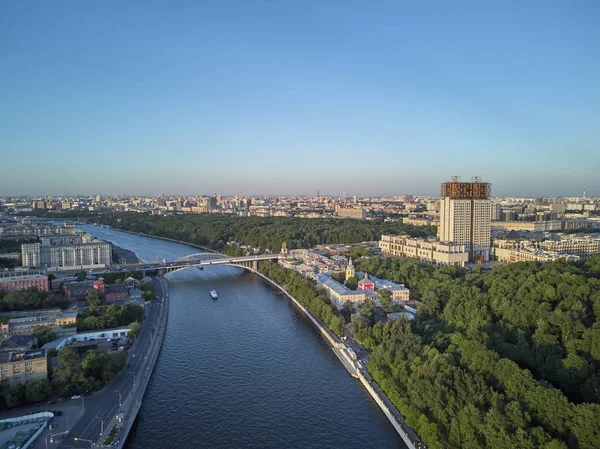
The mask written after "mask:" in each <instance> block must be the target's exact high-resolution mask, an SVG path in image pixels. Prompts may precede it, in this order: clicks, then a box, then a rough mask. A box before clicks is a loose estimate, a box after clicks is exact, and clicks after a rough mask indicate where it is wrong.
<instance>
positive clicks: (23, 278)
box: [0, 274, 48, 282]
mask: <svg viewBox="0 0 600 449" xmlns="http://www.w3.org/2000/svg"><path fill="white" fill-rule="evenodd" d="M31 279H48V276H44V275H43V274H25V275H23V276H6V277H3V278H2V279H0V282H6V281H27V280H31Z"/></svg>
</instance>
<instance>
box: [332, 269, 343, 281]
mask: <svg viewBox="0 0 600 449" xmlns="http://www.w3.org/2000/svg"><path fill="white" fill-rule="evenodd" d="M331 278H332V279H335V280H336V281H338V282H339V283H340V284H343V283H344V280H345V279H346V275H345V274H344V272H343V271H334V272H333V273H332V274H331Z"/></svg>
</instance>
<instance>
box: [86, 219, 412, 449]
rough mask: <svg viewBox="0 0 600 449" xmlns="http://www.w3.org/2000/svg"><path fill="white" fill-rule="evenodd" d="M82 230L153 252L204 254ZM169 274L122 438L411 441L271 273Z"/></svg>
mask: <svg viewBox="0 0 600 449" xmlns="http://www.w3.org/2000/svg"><path fill="white" fill-rule="evenodd" d="M82 228H83V229H84V230H85V231H87V232H89V233H91V234H93V235H94V236H97V237H98V238H101V239H104V240H108V241H111V242H113V243H114V244H116V245H118V246H121V247H122V248H126V249H129V250H132V251H134V252H135V253H136V254H137V256H138V257H139V258H141V259H143V260H144V261H148V262H149V261H153V260H155V259H156V257H157V256H159V257H160V258H161V259H162V258H163V257H164V258H166V259H167V260H174V259H177V258H179V257H182V256H185V255H187V254H193V253H195V252H200V250H197V249H195V248H192V247H189V246H187V245H181V244H177V243H172V242H167V241H164V240H159V239H152V238H147V237H142V236H138V235H133V234H128V233H123V232H119V231H115V230H112V229H107V228H97V227H92V226H82ZM166 278H167V280H168V281H169V292H170V298H171V303H170V310H169V322H168V326H167V331H166V334H165V339H164V342H163V346H162V350H161V353H160V356H159V359H158V362H157V364H156V368H155V371H154V374H153V376H152V379H151V381H150V384H149V386H148V389H147V391H146V396H145V398H144V402H143V405H142V408H141V410H140V413H139V415H138V419H137V421H136V424H135V425H134V427H133V429H132V433H131V434H130V436H129V440H128V442H127V445H126V448H128V449H153V448H157V449H159V448H160V449H163V448H175V447H185V448H211V449H231V448H298V449H308V448H344V449H352V448H356V449H359V448H382V449H384V448H405V447H406V446H405V445H404V443H403V442H402V440H401V439H400V437H399V436H398V435H397V433H396V432H395V430H394V429H393V427H392V426H391V424H390V423H389V422H388V420H387V419H386V417H385V416H384V415H383V413H382V412H381V411H380V410H379V408H378V407H377V405H376V404H375V403H374V402H373V401H372V399H371V398H370V396H369V395H368V393H367V392H366V391H365V390H364V389H363V388H362V386H361V385H360V383H359V382H358V381H357V380H355V379H353V378H352V377H350V376H349V375H348V373H347V372H346V370H345V369H344V367H343V366H342V364H341V363H340V362H339V360H338V359H337V357H336V356H335V354H334V353H333V351H332V350H331V348H330V347H329V345H328V344H327V343H326V342H325V341H324V340H323V338H322V337H321V336H320V335H319V333H318V332H317V331H316V329H314V327H313V326H312V325H311V324H310V322H309V321H308V319H307V318H306V317H305V316H304V315H303V314H302V313H301V312H299V311H298V310H297V309H296V308H295V307H294V306H293V305H292V304H291V303H290V302H289V301H288V300H287V299H286V298H285V297H284V296H283V295H274V294H273V289H272V287H271V286H270V285H269V284H268V283H267V282H265V281H263V280H262V279H260V278H259V277H258V276H256V275H253V274H251V273H249V272H246V271H245V270H243V269H241V268H236V267H227V266H214V267H206V268H205V269H204V270H203V271H201V270H199V269H197V268H190V269H187V270H184V271H179V272H175V273H171V274H169V275H167V276H166ZM213 288H214V289H216V290H217V292H218V294H219V299H218V300H216V301H215V300H212V299H211V297H210V296H209V290H210V289H213Z"/></svg>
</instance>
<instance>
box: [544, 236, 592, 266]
mask: <svg viewBox="0 0 600 449" xmlns="http://www.w3.org/2000/svg"><path fill="white" fill-rule="evenodd" d="M541 247H542V248H543V249H544V250H546V251H552V252H555V253H557V254H559V255H570V256H577V257H579V258H580V259H582V260H586V259H588V258H589V257H591V256H592V255H594V254H598V253H599V252H600V240H598V238H596V237H575V236H561V238H560V240H544V241H543V242H541Z"/></svg>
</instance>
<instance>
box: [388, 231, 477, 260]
mask: <svg viewBox="0 0 600 449" xmlns="http://www.w3.org/2000/svg"><path fill="white" fill-rule="evenodd" d="M379 247H380V248H381V252H382V253H383V254H387V255H391V256H397V257H411V258H415V259H419V260H421V261H422V262H428V263H432V264H435V265H439V266H451V267H464V266H465V263H466V262H467V261H468V260H469V252H468V251H467V248H466V246H465V245H464V244H461V243H452V242H439V241H435V240H427V239H420V238H413V237H409V236H407V235H382V236H381V240H380V241H379Z"/></svg>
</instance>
